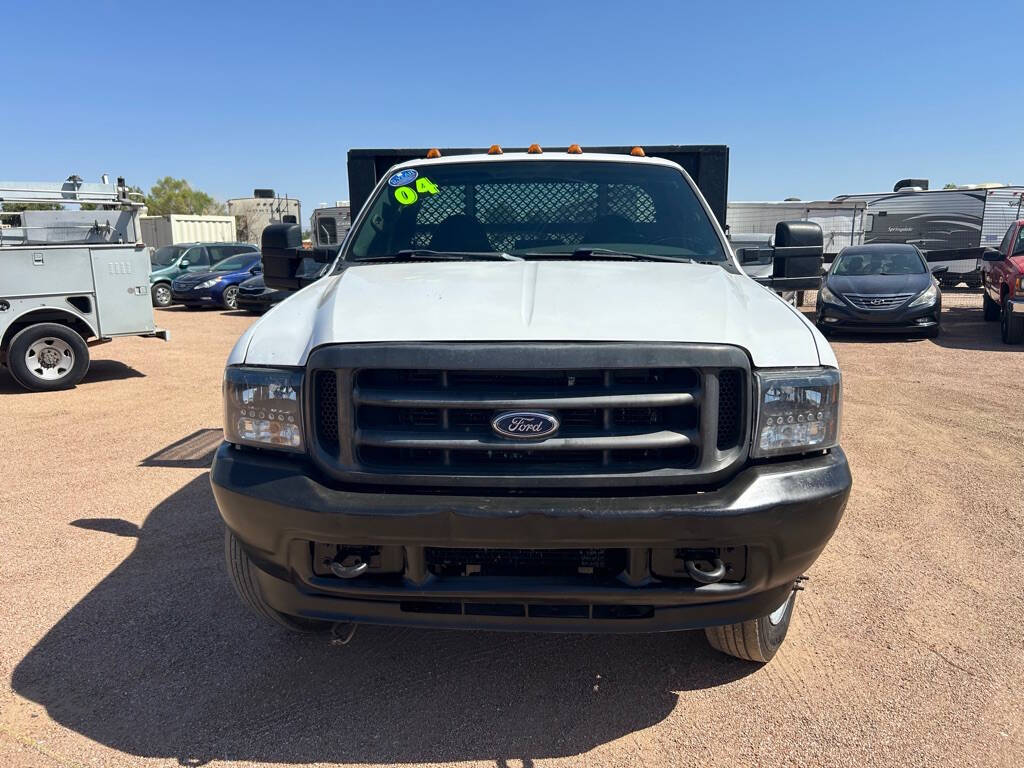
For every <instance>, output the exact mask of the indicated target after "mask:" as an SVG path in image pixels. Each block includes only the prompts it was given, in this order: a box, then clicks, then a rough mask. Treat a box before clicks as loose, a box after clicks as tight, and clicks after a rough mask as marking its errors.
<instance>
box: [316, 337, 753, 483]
mask: <svg viewBox="0 0 1024 768" xmlns="http://www.w3.org/2000/svg"><path fill="white" fill-rule="evenodd" d="M467 360H469V361H471V360H472V356H467ZM521 362H528V358H527V359H523V360H521ZM311 380H312V392H311V399H310V403H311V411H312V412H311V414H310V418H309V424H310V426H311V427H312V431H313V436H314V443H315V448H316V449H317V454H318V457H319V458H320V459H321V460H322V462H323V463H326V465H327V467H326V468H327V469H328V470H334V471H335V472H336V473H337V474H339V475H345V476H347V478H348V479H358V480H360V481H364V482H365V481H372V479H373V477H372V476H378V477H380V478H381V480H382V481H384V482H391V481H393V480H396V479H397V480H398V481H399V482H402V481H403V480H410V481H411V479H412V478H414V477H415V478H419V479H420V480H423V479H424V478H438V479H444V478H448V480H447V483H448V484H453V483H456V482H459V481H460V480H459V479H460V478H461V479H464V478H470V479H473V478H492V479H494V478H504V480H506V481H508V480H511V479H513V478H523V477H536V478H544V477H549V478H550V477H565V476H575V477H580V476H589V477H611V476H615V477H619V478H628V477H638V476H641V475H661V476H663V477H676V478H678V477H680V476H682V475H686V476H688V478H689V479H690V481H692V480H693V479H694V478H699V477H700V476H701V475H704V474H711V473H714V472H717V471H719V470H721V469H722V467H723V466H725V465H726V464H729V463H732V462H734V461H735V460H737V459H738V458H739V455H740V454H741V453H742V448H743V446H745V441H746V437H747V431H748V430H747V424H746V422H747V420H748V419H747V417H746V414H747V399H748V394H747V390H748V389H749V375H748V373H747V369H746V368H744V367H740V366H728V367H724V366H723V367H720V366H713V367H712V366H709V367H703V366H695V365H686V366H678V367H677V366H671V365H655V366H631V367H621V368H620V367H571V368H569V367H567V368H561V367H559V368H549V367H543V366H541V367H538V368H536V369H533V368H512V369H482V370H464V369H460V368H455V367H451V366H446V367H444V368H430V367H352V368H347V369H340V370H339V369H328V370H315V371H314V372H313V375H312V376H311ZM512 411H528V412H540V413H543V414H547V415H550V416H553V417H554V418H555V419H557V420H558V423H559V426H558V429H557V431H556V432H554V433H553V434H550V435H548V436H546V437H543V438H539V439H516V438H513V437H507V436H504V435H502V434H499V433H498V432H497V431H496V430H495V429H494V428H493V427H492V422H493V421H494V419H495V418H496V417H497V416H498V415H500V414H502V413H505V412H512ZM356 474H358V475H359V477H358V478H356V477H354V475H356Z"/></svg>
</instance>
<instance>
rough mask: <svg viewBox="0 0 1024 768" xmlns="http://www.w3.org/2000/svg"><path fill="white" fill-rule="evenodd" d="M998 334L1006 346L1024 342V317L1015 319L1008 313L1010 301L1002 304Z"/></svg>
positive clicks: (1015, 317)
mask: <svg viewBox="0 0 1024 768" xmlns="http://www.w3.org/2000/svg"><path fill="white" fill-rule="evenodd" d="M999 332H1000V335H1001V336H1002V337H1003V341H1004V342H1005V343H1007V344H1020V343H1021V341H1022V340H1024V317H1017V316H1015V315H1014V314H1013V313H1012V312H1010V300H1009V299H1007V300H1006V303H1005V304H1003V313H1002V316H1001V318H1000V320H999Z"/></svg>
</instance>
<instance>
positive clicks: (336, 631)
mask: <svg viewBox="0 0 1024 768" xmlns="http://www.w3.org/2000/svg"><path fill="white" fill-rule="evenodd" d="M358 628H359V625H358V624H356V623H355V622H352V621H338V622H335V623H334V624H332V625H331V645H348V644H349V643H350V642H351V641H352V638H353V637H355V635H356V630H357V629H358Z"/></svg>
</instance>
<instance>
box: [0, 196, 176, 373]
mask: <svg viewBox="0 0 1024 768" xmlns="http://www.w3.org/2000/svg"><path fill="white" fill-rule="evenodd" d="M131 194H132V193H130V192H129V191H128V188H127V186H126V185H125V183H124V179H121V178H119V179H118V180H117V182H116V183H114V184H111V183H109V182H108V181H107V180H106V177H104V180H103V182H102V183H90V182H84V181H82V180H81V179H80V178H79V177H77V176H71V177H69V178H68V180H67V181H64V182H58V183H49V182H18V181H7V182H2V181H0V203H2V204H3V212H2V213H0V221H2V224H3V226H2V227H0V360H2V361H3V363H4V364H5V365H6V366H7V368H8V369H9V370H10V372H11V374H12V375H13V377H14V379H15V381H17V382H18V383H19V384H20V385H21V386H23V387H25V388H26V389H32V390H52V389H65V388H67V387H73V386H74V385H75V384H77V383H78V382H79V381H81V380H82V377H83V376H85V374H86V372H87V371H88V370H89V345H94V344H100V343H103V342H106V341H110V340H112V339H113V338H115V337H117V336H151V337H156V338H161V339H164V340H166V339H167V332H166V331H164V330H161V329H159V328H157V327H156V324H155V322H154V320H153V307H152V304H151V302H150V297H149V269H150V264H149V251H148V250H147V249H146V248H145V246H144V245H143V243H142V242H141V236H140V230H139V210H140V209H141V208H142V203H141V202H139V201H137V200H134V199H133V198H132V197H131ZM40 205H43V206H56V207H60V208H61V209H59V210H35V209H33V206H35V207H38V206H40ZM66 205H72V206H76V208H80V209H78V210H64V209H63V206H66ZM25 208H28V210H25Z"/></svg>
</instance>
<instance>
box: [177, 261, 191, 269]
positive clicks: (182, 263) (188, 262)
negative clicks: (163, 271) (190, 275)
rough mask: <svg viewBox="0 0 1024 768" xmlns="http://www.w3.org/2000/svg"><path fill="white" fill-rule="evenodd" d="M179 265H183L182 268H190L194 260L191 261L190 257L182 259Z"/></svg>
mask: <svg viewBox="0 0 1024 768" xmlns="http://www.w3.org/2000/svg"><path fill="white" fill-rule="evenodd" d="M178 266H179V267H181V268H182V269H188V268H189V267H190V266H192V262H191V261H189V260H188V259H182V260H181V261H179V262H178Z"/></svg>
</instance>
